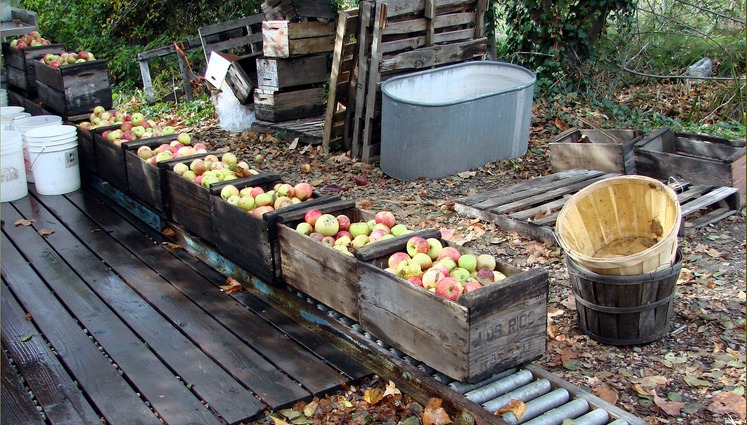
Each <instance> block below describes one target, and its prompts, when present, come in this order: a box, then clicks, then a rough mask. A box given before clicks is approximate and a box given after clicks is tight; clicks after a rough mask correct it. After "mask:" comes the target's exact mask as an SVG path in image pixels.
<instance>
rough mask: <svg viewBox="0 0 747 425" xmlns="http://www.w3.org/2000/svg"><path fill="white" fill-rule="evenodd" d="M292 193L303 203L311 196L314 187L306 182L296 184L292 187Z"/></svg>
mask: <svg viewBox="0 0 747 425" xmlns="http://www.w3.org/2000/svg"><path fill="white" fill-rule="evenodd" d="M293 193H294V194H295V196H296V198H298V199H299V200H301V201H305V200H307V199H309V198H311V197H312V196H313V194H314V187H313V186H312V185H311V183H307V182H301V183H297V184H296V185H295V186H293Z"/></svg>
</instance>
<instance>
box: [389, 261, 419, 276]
mask: <svg viewBox="0 0 747 425" xmlns="http://www.w3.org/2000/svg"><path fill="white" fill-rule="evenodd" d="M394 270H395V272H396V273H397V276H399V277H401V278H403V279H409V278H411V277H415V276H420V274H421V273H423V271H422V270H421V269H420V264H418V262H417V261H414V260H412V259H409V260H404V261H402V262H400V263H399V264H397V267H395V268H394Z"/></svg>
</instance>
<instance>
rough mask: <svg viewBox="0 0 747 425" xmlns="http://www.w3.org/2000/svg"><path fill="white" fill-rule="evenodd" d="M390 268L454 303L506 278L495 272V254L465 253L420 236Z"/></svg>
mask: <svg viewBox="0 0 747 425" xmlns="http://www.w3.org/2000/svg"><path fill="white" fill-rule="evenodd" d="M387 266H388V267H387V268H386V270H387V271H389V272H391V273H393V274H396V275H397V276H399V277H401V278H403V279H406V280H407V281H408V282H410V283H412V284H413V285H417V286H422V287H424V288H425V289H428V290H430V291H433V292H435V293H436V294H438V295H441V296H442V297H445V298H448V299H450V300H452V301H453V300H456V299H457V298H459V296H460V295H462V294H463V293H466V292H470V291H474V290H476V289H479V288H481V287H483V286H485V285H490V284H492V283H495V282H497V281H499V280H501V279H505V278H506V276H505V275H504V274H503V273H501V272H499V271H497V270H496V269H495V267H496V263H495V258H494V257H493V256H492V255H489V254H480V255H477V256H475V255H473V254H462V253H461V252H460V251H459V250H458V249H456V248H454V247H451V246H443V244H442V243H441V241H440V240H438V239H436V238H427V239H426V238H423V237H420V236H412V237H411V238H410V239H408V240H407V245H406V252H404V251H398V252H395V253H393V254H391V255H390V256H389V258H388V259H387Z"/></svg>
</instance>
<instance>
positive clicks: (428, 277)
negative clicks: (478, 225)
mask: <svg viewBox="0 0 747 425" xmlns="http://www.w3.org/2000/svg"><path fill="white" fill-rule="evenodd" d="M356 257H357V258H358V259H359V260H360V265H359V267H360V270H359V279H360V297H359V302H360V320H359V322H360V324H361V326H362V327H363V328H364V329H366V330H368V331H369V332H371V333H372V334H374V335H376V336H377V337H379V338H381V339H382V340H383V341H384V342H386V343H387V344H390V345H392V346H393V347H395V348H397V349H398V350H400V351H402V352H403V353H405V354H407V355H409V356H411V357H413V358H415V359H417V360H420V361H422V362H424V363H426V364H428V365H429V366H431V367H433V368H434V369H436V370H438V371H440V372H442V373H444V374H445V375H447V376H449V377H451V378H454V379H457V380H459V381H465V382H477V381H480V380H482V379H485V378H487V377H489V376H491V375H493V374H495V373H497V372H500V371H502V370H505V369H508V368H510V367H514V366H516V365H519V364H522V363H525V362H529V361H532V360H535V359H537V358H539V357H541V356H542V355H543V354H544V352H545V348H546V334H547V319H546V318H547V293H548V279H547V276H548V273H547V271H546V270H544V269H542V268H535V269H530V270H527V271H521V270H519V269H517V268H515V267H513V266H511V265H509V264H506V263H503V262H501V261H500V260H499V259H496V258H495V257H493V256H492V255H485V254H483V255H480V254H477V253H474V252H471V251H469V250H467V249H465V248H463V247H460V246H458V245H455V244H451V243H449V242H448V241H445V240H443V239H441V238H440V232H439V231H436V230H433V231H432V233H431V234H422V233H421V234H418V235H413V236H409V237H408V235H404V236H403V237H399V238H396V239H394V240H390V241H385V242H382V243H380V244H373V245H370V246H365V247H363V248H361V249H359V250H358V251H357V252H356Z"/></svg>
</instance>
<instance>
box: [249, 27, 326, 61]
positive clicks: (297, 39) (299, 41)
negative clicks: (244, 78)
mask: <svg viewBox="0 0 747 425" xmlns="http://www.w3.org/2000/svg"><path fill="white" fill-rule="evenodd" d="M334 34H335V26H334V25H333V24H332V23H330V24H325V23H322V22H318V21H311V22H290V21H265V22H263V23H262V49H263V53H264V55H265V56H266V57H271V58H290V57H293V56H301V55H310V54H314V53H326V52H331V51H332V50H334V47H335V45H334V43H335V35H334Z"/></svg>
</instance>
